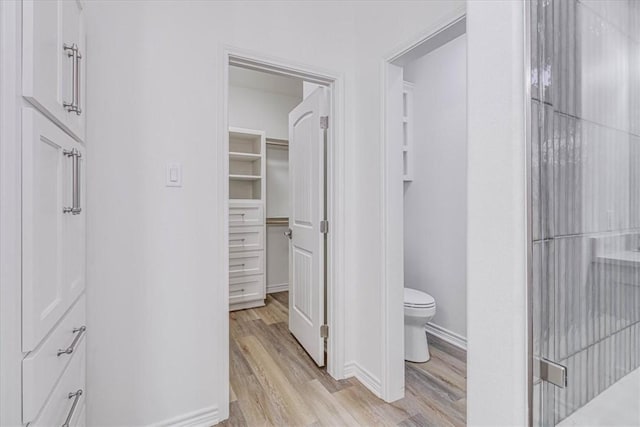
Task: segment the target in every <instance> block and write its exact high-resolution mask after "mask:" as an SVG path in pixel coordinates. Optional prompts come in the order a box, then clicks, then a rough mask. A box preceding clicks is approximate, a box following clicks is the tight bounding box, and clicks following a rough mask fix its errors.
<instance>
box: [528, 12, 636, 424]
mask: <svg viewBox="0 0 640 427" xmlns="http://www.w3.org/2000/svg"><path fill="white" fill-rule="evenodd" d="M527 6H528V7H529V8H530V10H529V18H530V43H531V46H530V47H531V57H530V61H531V70H530V71H531V75H530V77H531V116H530V117H531V120H530V123H531V128H530V148H531V153H530V176H531V191H530V197H531V207H532V219H531V237H532V241H531V245H532V268H533V278H532V283H531V297H532V316H533V319H532V320H533V324H532V328H533V343H532V344H533V348H532V351H533V373H532V375H533V378H532V393H533V407H532V411H533V423H534V425H544V426H554V425H580V426H584V425H607V426H631V425H640V369H639V368H640V1H637V0H608V1H592V0H531V1H529V2H527Z"/></svg>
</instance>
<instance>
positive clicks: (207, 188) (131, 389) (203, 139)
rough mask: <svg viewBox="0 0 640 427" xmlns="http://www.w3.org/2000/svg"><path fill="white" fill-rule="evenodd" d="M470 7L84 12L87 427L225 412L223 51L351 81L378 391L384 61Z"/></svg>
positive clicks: (352, 164)
mask: <svg viewBox="0 0 640 427" xmlns="http://www.w3.org/2000/svg"><path fill="white" fill-rule="evenodd" d="M463 5H464V2H451V1H433V2H405V1H394V2H372V3H368V2H367V3H364V2H336V3H333V2H329V3H327V2H248V3H247V2H242V1H235V2H195V1H194V2H190V1H189V2H187V1H163V2H151V1H148V2H144V1H138V2H133V1H132V2H111V1H92V2H87V6H86V10H87V18H88V22H87V31H88V35H87V37H88V41H87V43H88V48H87V53H86V59H87V67H88V70H87V75H88V76H89V77H88V88H87V98H88V99H87V103H88V105H87V108H86V110H87V120H88V137H87V140H88V143H87V149H88V155H87V181H88V182H87V185H88V195H87V199H88V200H87V204H88V212H87V213H88V224H87V226H88V232H87V235H88V248H87V251H88V272H87V274H88V289H87V297H88V306H89V309H88V320H87V322H88V329H89V330H90V331H91V332H90V333H89V334H88V338H87V344H88V357H87V361H88V374H87V375H88V383H89V385H88V386H89V387H90V388H91V390H93V391H92V395H89V394H88V395H87V404H88V416H89V419H88V424H90V425H125V424H126V425H142V424H150V423H155V422H160V421H162V420H173V421H172V422H173V423H176V420H175V419H174V417H179V416H182V415H183V414H189V413H193V412H198V411H202V412H203V413H204V414H205V416H206V415H210V416H211V419H214V418H215V417H216V416H218V415H219V416H220V417H223V418H224V417H226V416H227V414H228V413H227V407H226V403H227V401H228V366H227V365H226V363H225V360H226V358H227V357H228V352H227V350H226V343H227V339H228V335H227V334H228V313H227V306H226V301H227V295H223V292H222V290H223V286H221V284H220V283H221V281H223V280H225V278H224V272H223V271H222V270H221V268H220V267H219V266H220V263H221V262H222V257H223V256H224V250H223V248H221V247H220V242H222V241H224V236H223V228H222V224H223V215H224V204H223V203H221V199H222V194H223V189H224V185H225V182H226V177H225V176H223V175H222V170H221V168H220V165H223V164H224V163H223V162H224V161H226V159H224V158H222V157H223V156H222V154H223V153H222V145H221V142H220V141H217V140H216V138H217V135H218V134H219V132H218V130H219V128H220V127H221V126H223V121H222V117H223V116H222V111H221V107H222V93H221V90H222V87H223V85H222V69H223V64H222V62H221V58H222V49H223V47H224V46H226V45H232V46H236V47H240V48H244V49H249V50H252V51H257V52H260V53H262V54H267V55H273V56H276V57H280V58H285V59H290V60H292V61H294V62H296V63H303V64H309V65H312V66H317V67H321V68H324V69H331V70H334V71H336V72H338V73H341V74H342V75H343V76H344V87H345V97H344V104H343V105H342V107H343V109H344V112H345V120H344V121H345V129H344V138H345V141H346V142H347V144H348V147H347V151H346V157H345V159H344V161H345V164H346V165H347V168H346V174H347V175H346V180H347V182H346V188H345V189H346V191H347V194H348V197H346V198H345V202H346V204H347V205H346V212H347V213H348V215H347V224H345V227H344V230H345V233H346V238H347V253H346V254H345V259H344V260H343V262H344V264H345V265H346V266H347V267H348V273H347V274H348V277H347V278H346V282H345V283H341V284H338V286H343V287H344V288H345V293H346V297H347V307H349V310H347V311H346V314H347V316H348V318H347V320H346V322H345V325H347V327H348V330H347V331H346V333H347V337H346V339H345V342H346V343H347V349H346V358H347V361H348V362H355V363H357V364H358V366H360V367H361V369H362V371H361V372H366V373H368V374H369V375H370V377H371V378H372V381H371V383H373V384H374V385H375V383H376V382H378V383H379V381H380V378H381V376H382V355H381V353H382V352H381V346H382V342H381V334H380V330H381V328H382V314H381V310H380V309H379V308H380V306H381V295H382V279H381V274H380V270H378V269H376V268H371V266H381V263H380V260H381V248H380V231H381V222H380V221H381V214H380V209H381V194H380V191H378V190H377V189H378V188H380V184H381V179H380V164H381V157H380V155H381V149H380V142H381V135H380V131H379V130H380V122H381V111H382V108H381V105H382V104H381V93H382V92H381V87H382V86H381V79H382V75H381V70H382V67H381V62H382V59H383V58H384V57H385V56H386V55H387V54H389V52H390V51H391V50H392V49H394V48H395V47H397V46H398V45H399V44H404V43H405V42H406V41H407V40H410V39H414V38H416V37H417V36H418V34H420V33H422V32H423V31H424V30H425V29H428V28H429V27H430V26H432V25H433V24H434V23H436V22H439V21H441V20H442V19H443V17H444V16H446V15H451V14H453V12H456V11H459V9H460V8H461V7H463ZM309 17H313V19H309ZM267 24H268V29H269V30H268V31H265V28H266V25H267ZM115 29H117V30H115ZM168 161H180V162H181V163H182V166H183V187H182V188H166V187H164V175H165V174H164V168H165V165H166V163H167V162H168ZM381 268H382V267H381ZM216 409H217V410H219V413H218V414H217V415H216V413H215V410H216Z"/></svg>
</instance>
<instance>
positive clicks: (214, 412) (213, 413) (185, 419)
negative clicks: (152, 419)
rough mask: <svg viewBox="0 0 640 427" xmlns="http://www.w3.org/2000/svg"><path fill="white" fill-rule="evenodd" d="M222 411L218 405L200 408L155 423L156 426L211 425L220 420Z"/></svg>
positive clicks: (197, 426)
mask: <svg viewBox="0 0 640 427" xmlns="http://www.w3.org/2000/svg"><path fill="white" fill-rule="evenodd" d="M220 421H221V420H220V411H219V410H218V407H217V406H210V407H208V408H204V409H199V410H197V411H193V412H190V413H188V414H183V415H179V416H177V417H175V418H171V419H170V420H165V421H161V422H159V423H156V424H153V426H155V427H169V426H171V427H211V426H212V425H215V424H218V423H219V422H220Z"/></svg>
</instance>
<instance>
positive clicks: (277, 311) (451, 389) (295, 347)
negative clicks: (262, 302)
mask: <svg viewBox="0 0 640 427" xmlns="http://www.w3.org/2000/svg"><path fill="white" fill-rule="evenodd" d="M229 316H230V338H231V339H230V346H231V349H230V351H231V355H230V356H231V357H230V363H231V366H230V370H231V372H230V377H231V390H230V391H231V405H230V416H229V419H228V420H226V421H224V422H223V423H222V425H224V426H264V425H273V426H342V425H350V426H374V425H375V426H387V425H389V426H391V425H394V426H395V425H397V426H405V427H410V426H463V425H465V414H466V354H465V352H464V351H462V350H459V349H457V348H456V347H453V346H451V345H449V344H448V343H446V342H443V341H441V340H438V339H437V338H435V337H431V336H430V337H429V340H430V341H429V343H430V351H431V360H430V361H429V362H427V363H408V362H407V363H406V364H405V365H406V371H405V372H406V373H405V375H406V377H405V381H406V384H405V397H404V398H403V399H401V400H399V401H396V402H393V403H386V402H384V401H383V400H381V399H378V398H377V397H375V396H374V395H373V394H372V393H371V392H370V391H369V390H367V389H366V388H365V387H364V386H363V385H362V384H360V382H358V381H357V380H356V379H354V378H351V379H347V380H340V381H336V380H334V379H333V378H332V377H331V376H330V375H329V374H327V372H326V371H325V370H324V369H320V368H318V367H316V365H315V364H314V362H313V361H312V360H311V358H310V357H309V356H308V355H307V354H306V353H305V351H304V350H303V349H302V347H300V345H299V344H298V342H297V341H296V340H295V339H294V338H293V336H292V335H291V334H290V333H289V329H288V293H287V292H279V293H275V294H269V295H268V296H267V301H266V306H265V307H260V308H257V309H249V310H242V311H236V312H232V313H230V314H229Z"/></svg>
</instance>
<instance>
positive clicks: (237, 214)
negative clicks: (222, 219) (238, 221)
mask: <svg viewBox="0 0 640 427" xmlns="http://www.w3.org/2000/svg"><path fill="white" fill-rule="evenodd" d="M231 215H235V216H242V217H243V216H245V215H246V214H243V213H230V214H229V216H231Z"/></svg>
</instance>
